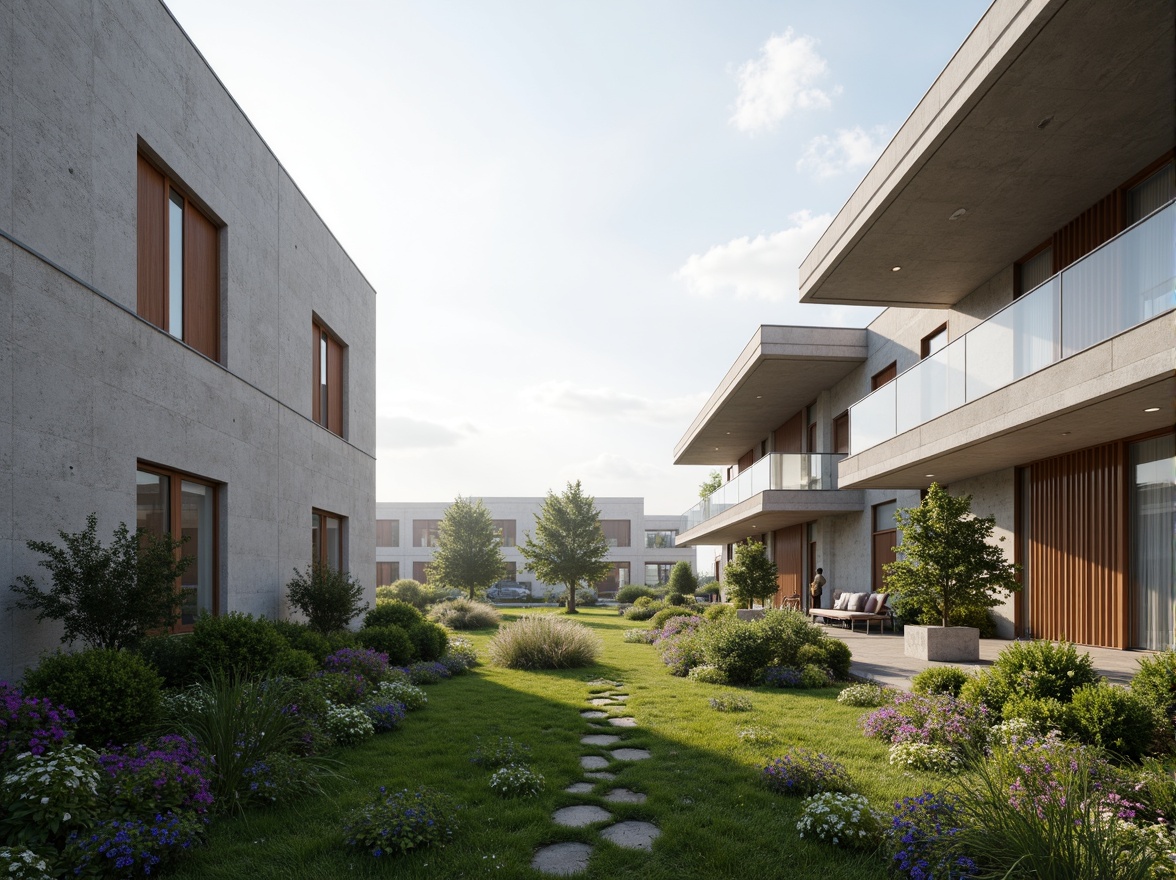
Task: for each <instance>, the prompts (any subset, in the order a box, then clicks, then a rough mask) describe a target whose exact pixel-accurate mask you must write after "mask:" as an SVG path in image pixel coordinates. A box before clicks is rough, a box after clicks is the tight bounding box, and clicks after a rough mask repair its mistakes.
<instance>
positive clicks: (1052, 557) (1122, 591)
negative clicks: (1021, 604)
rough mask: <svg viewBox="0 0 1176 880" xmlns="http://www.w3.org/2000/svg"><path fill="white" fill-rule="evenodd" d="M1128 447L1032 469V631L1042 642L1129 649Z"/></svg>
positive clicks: (1062, 459)
mask: <svg viewBox="0 0 1176 880" xmlns="http://www.w3.org/2000/svg"><path fill="white" fill-rule="evenodd" d="M1123 479H1124V470H1123V449H1122V444H1119V443H1112V444H1108V445H1105V446H1096V447H1092V448H1090V449H1083V450H1080V451H1079V452H1073V453H1069V454H1067V455H1062V456H1058V457H1057V458H1051V459H1047V460H1045V461H1040V462H1037V463H1035V464H1033V465H1030V477H1029V482H1030V489H1029V494H1030V504H1029V511H1030V512H1029V519H1030V522H1029V528H1030V535H1031V538H1030V541H1029V556H1030V558H1029V571H1030V577H1031V579H1032V585H1031V587H1030V591H1029V625H1030V627H1031V628H1032V631H1033V635H1034V636H1035V637H1036V638H1045V639H1067V640H1070V641H1073V642H1078V643H1079V644H1083V645H1101V646H1103V647H1108V648H1125V647H1127V641H1128V624H1129V619H1128V602H1127V583H1126V577H1125V572H1126V570H1127V558H1126V556H1127V548H1126V546H1125V544H1124V532H1123V529H1124V525H1123V523H1124V521H1125V519H1124V517H1125V511H1124V509H1123V506H1124V503H1125V502H1124V493H1123V485H1124V484H1123Z"/></svg>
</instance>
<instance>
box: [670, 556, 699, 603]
mask: <svg viewBox="0 0 1176 880" xmlns="http://www.w3.org/2000/svg"><path fill="white" fill-rule="evenodd" d="M667 587H668V590H669V593H670V594H671V595H675V596H693V595H694V591H695V590H697V589H698V578H697V577H695V576H694V568H693V566H691V565H690V563H689V562H687V561H686V560H685V559H680V560H678V561H677V562H676V563H674V567H673V568H672V569H670V582H669V584H668V585H667Z"/></svg>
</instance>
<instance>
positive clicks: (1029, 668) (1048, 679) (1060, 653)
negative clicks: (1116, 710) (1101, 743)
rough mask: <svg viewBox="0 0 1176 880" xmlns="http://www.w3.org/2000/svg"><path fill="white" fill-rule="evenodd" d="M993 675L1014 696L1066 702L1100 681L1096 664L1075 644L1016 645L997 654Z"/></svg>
mask: <svg viewBox="0 0 1176 880" xmlns="http://www.w3.org/2000/svg"><path fill="white" fill-rule="evenodd" d="M992 674H993V675H995V676H997V677H998V678H999V679H1001V680H1003V682H1004V683H1005V686H1006V687H1007V688H1008V690H1009V692H1010V693H1019V694H1024V695H1026V696H1029V697H1053V698H1054V699H1055V700H1060V701H1061V702H1063V703H1068V702H1070V697H1071V696H1072V695H1073V693H1074V691H1076V690H1078V688H1080V687H1083V686H1085V685H1088V684H1094V683H1095V682H1096V681H1098V678H1099V676H1098V673H1096V672H1095V671H1094V661H1092V660H1091V659H1090V655H1089V654H1087V653H1085V652H1080V651H1079V650H1078V649H1077V648H1075V647H1074V645H1073V643H1071V642H1047V641H1034V642H1013V643H1012V644H1011V645H1009V646H1008V647H1007V648H1005V649H1004V650H1003V651H1001V652H1000V654H998V655H997V658H996V660H994V661H993V664H992Z"/></svg>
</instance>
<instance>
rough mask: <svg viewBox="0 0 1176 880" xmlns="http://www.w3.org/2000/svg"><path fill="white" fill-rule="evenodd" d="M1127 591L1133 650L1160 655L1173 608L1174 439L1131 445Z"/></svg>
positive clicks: (1169, 637)
mask: <svg viewBox="0 0 1176 880" xmlns="http://www.w3.org/2000/svg"><path fill="white" fill-rule="evenodd" d="M1127 482H1128V487H1129V489H1130V495H1131V524H1130V532H1129V535H1130V546H1131V569H1130V572H1131V593H1132V597H1133V599H1134V605H1135V639H1134V641H1135V642H1136V643H1137V644H1136V647H1140V648H1148V649H1150V650H1152V651H1164V650H1167V649H1169V648H1172V647H1174V644H1173V619H1172V618H1173V609H1176V558H1174V552H1173V535H1174V534H1176V531H1174V527H1176V435H1173V434H1165V435H1163V436H1160V437H1151V438H1149V439H1147V440H1140V441H1138V442H1136V443H1132V444H1131V448H1130V471H1129V472H1128V481H1127Z"/></svg>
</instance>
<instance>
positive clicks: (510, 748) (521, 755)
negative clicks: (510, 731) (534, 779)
mask: <svg viewBox="0 0 1176 880" xmlns="http://www.w3.org/2000/svg"><path fill="white" fill-rule="evenodd" d="M530 755H531V747H530V746H528V745H525V744H524V743H520V742H516V741H515V740H513V739H511V738H510V737H509V736H500V737H498V739H497V740H495V741H494V742H490V743H484V742H482V738H481V737H480V736H476V737H474V751H473V753H472V754H471V755H470V763H471V764H476V765H477V766H479V767H485V768H486V769H487V770H494V769H496V768H498V767H506V766H507V765H509V764H526V762H527V759H528V758H529V757H530Z"/></svg>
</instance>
